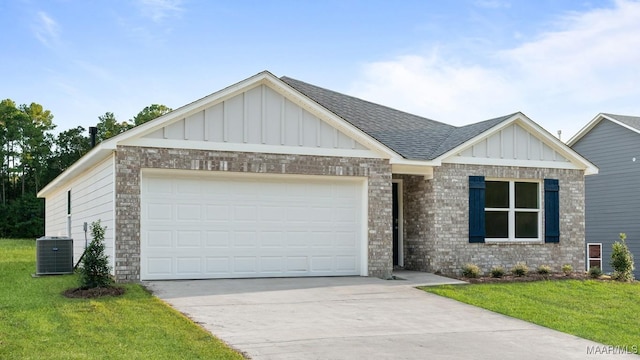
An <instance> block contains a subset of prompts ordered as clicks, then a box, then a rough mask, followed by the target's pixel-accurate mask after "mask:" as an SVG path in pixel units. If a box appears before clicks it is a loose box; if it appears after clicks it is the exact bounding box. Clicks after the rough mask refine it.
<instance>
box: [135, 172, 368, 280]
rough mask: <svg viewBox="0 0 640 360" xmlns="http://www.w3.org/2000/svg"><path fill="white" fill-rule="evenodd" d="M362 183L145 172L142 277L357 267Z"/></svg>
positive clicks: (309, 272)
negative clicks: (191, 175) (169, 175)
mask: <svg viewBox="0 0 640 360" xmlns="http://www.w3.org/2000/svg"><path fill="white" fill-rule="evenodd" d="M363 186H364V182H363V181H334V178H330V177H323V178H321V179H315V178H308V179H294V180H289V179H288V178H286V177H282V178H277V179H272V178H265V179H260V178H237V179H229V178H216V177H210V178H209V177H207V178H204V179H203V178H185V177H184V176H176V177H171V178H167V177H166V176H162V175H156V174H153V175H149V176H147V174H145V173H144V172H143V176H142V183H141V195H142V206H141V209H142V214H141V215H142V217H141V278H142V279H145V280H151V279H192V278H238V277H265V276H270V277H271V276H330V275H359V274H360V271H361V270H360V269H361V258H362V256H363V253H365V251H363V248H366V246H363V244H362V242H363V240H362V237H363V236H364V235H365V234H362V229H361V224H362V222H363V221H365V219H366V216H363V210H362V203H363V201H362V199H361V196H362V194H363V193H364V192H363V189H362V187H363Z"/></svg>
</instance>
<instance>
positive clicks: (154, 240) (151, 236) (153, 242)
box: [147, 230, 173, 248]
mask: <svg viewBox="0 0 640 360" xmlns="http://www.w3.org/2000/svg"><path fill="white" fill-rule="evenodd" d="M172 239H173V234H172V232H171V231H170V230H164V231H163V230H150V231H148V232H147V245H148V247H149V248H171V247H172Z"/></svg>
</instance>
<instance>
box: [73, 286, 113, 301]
mask: <svg viewBox="0 0 640 360" xmlns="http://www.w3.org/2000/svg"><path fill="white" fill-rule="evenodd" d="M124 292H125V289H124V288H121V287H117V286H111V287H96V288H90V289H82V288H74V289H68V290H65V291H64V292H63V293H62V295H64V296H66V297H68V298H74V299H95V298H99V297H103V296H120V295H122V294H124Z"/></svg>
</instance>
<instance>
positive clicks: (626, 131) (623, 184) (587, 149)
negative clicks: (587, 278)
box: [568, 114, 640, 279]
mask: <svg viewBox="0 0 640 360" xmlns="http://www.w3.org/2000/svg"><path fill="white" fill-rule="evenodd" d="M568 145H569V146H571V147H572V148H573V149H574V150H576V151H578V152H579V153H580V154H582V155H584V156H585V157H586V158H587V159H589V160H590V161H591V162H592V163H593V164H595V165H596V166H597V167H598V168H599V169H600V172H599V173H598V175H596V176H589V177H588V178H587V180H586V185H585V186H586V194H585V198H586V200H585V201H586V242H587V262H586V263H587V269H588V268H589V267H590V266H598V264H601V268H602V269H603V271H604V272H607V273H608V272H612V271H613V269H612V268H611V265H610V261H611V246H612V244H613V243H614V242H615V241H617V240H618V238H619V234H620V233H626V234H627V245H628V246H629V248H630V250H631V252H633V254H634V258H635V260H636V270H635V277H636V279H640V268H639V266H638V261H640V191H638V187H639V185H640V181H639V179H640V117H635V116H624V115H614V114H598V116H596V117H595V118H594V119H593V120H591V121H590V122H589V123H588V124H587V125H586V126H585V127H584V128H583V129H582V130H580V131H579V132H578V133H577V134H576V135H575V136H574V137H573V138H571V139H570V140H569V142H568Z"/></svg>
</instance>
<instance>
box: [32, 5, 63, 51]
mask: <svg viewBox="0 0 640 360" xmlns="http://www.w3.org/2000/svg"><path fill="white" fill-rule="evenodd" d="M33 34H34V35H35V37H36V38H37V39H38V40H39V41H40V42H41V43H42V44H43V45H45V46H47V47H51V46H53V45H54V43H55V42H57V41H58V39H59V35H60V26H59V25H58V23H57V22H56V21H55V20H54V19H53V18H51V16H49V15H48V14H47V13H45V12H44V11H39V12H38V14H37V20H36V23H35V24H34V25H33Z"/></svg>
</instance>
